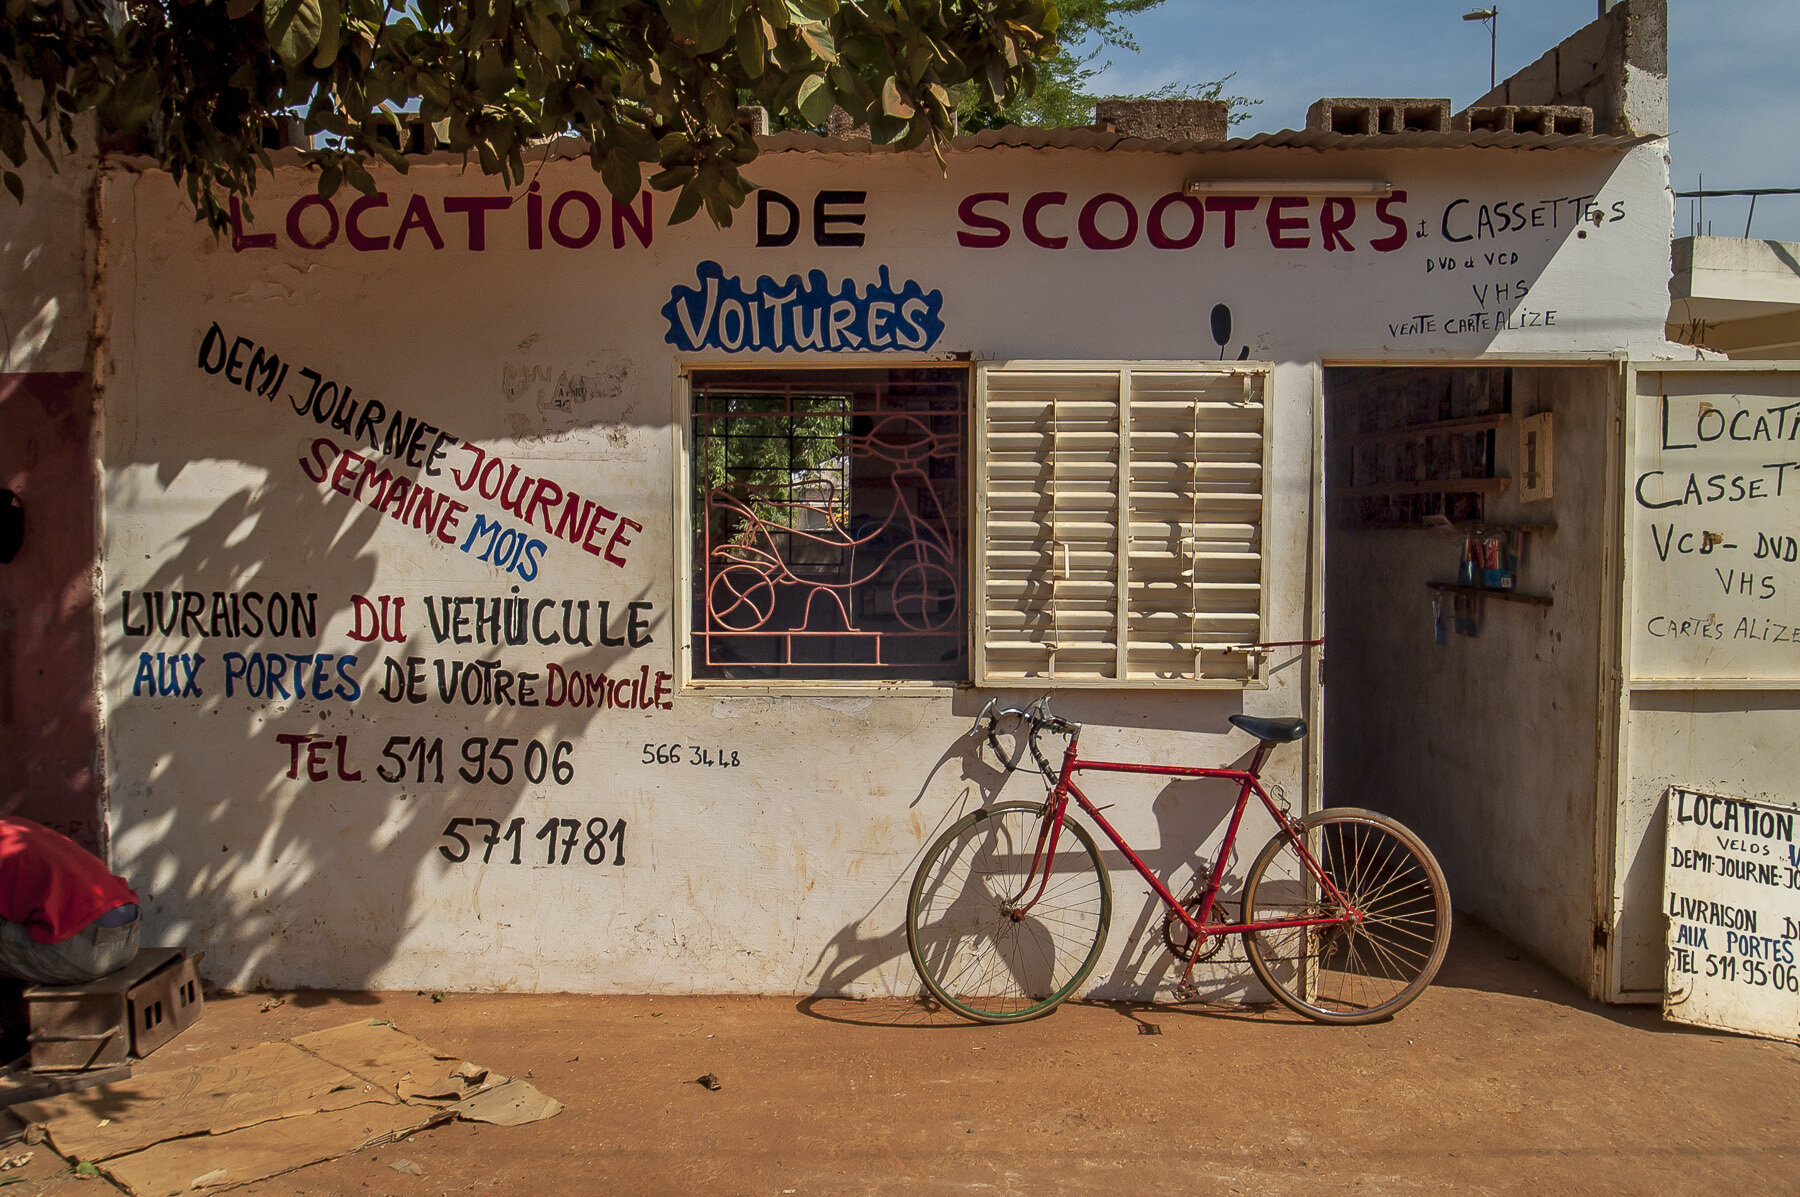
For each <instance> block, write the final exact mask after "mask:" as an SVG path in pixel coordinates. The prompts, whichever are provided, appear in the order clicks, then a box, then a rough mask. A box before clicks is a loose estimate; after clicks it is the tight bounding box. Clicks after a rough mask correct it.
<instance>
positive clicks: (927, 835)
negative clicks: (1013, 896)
mask: <svg viewBox="0 0 1800 1197" xmlns="http://www.w3.org/2000/svg"><path fill="white" fill-rule="evenodd" d="M985 744H986V742H985V741H982V740H977V739H973V738H971V737H968V736H960V737H958V738H957V739H956V740H954V741H952V742H951V743H950V744H949V745H948V746H947V747H945V749H944V751H943V752H942V753H941V754H940V755H939V757H938V759H937V760H936V761H934V762H933V763H932V765H931V768H930V769H929V770H927V771H926V774H925V777H924V779H923V780H922V781H921V782H920V783H919V790H918V793H917V794H915V795H914V796H913V798H912V800H911V801H910V802H909V803H908V804H907V805H908V807H909V808H911V809H914V810H917V809H918V808H919V807H921V806H922V805H924V804H925V803H926V802H927V801H928V800H931V801H937V800H938V798H939V797H941V795H938V794H937V790H938V787H939V786H940V784H942V783H941V780H940V775H941V774H942V773H943V772H944V770H945V769H946V768H947V767H949V766H950V765H952V764H959V765H960V766H961V771H960V774H959V775H958V776H957V777H956V778H955V779H954V780H953V783H952V784H953V786H954V793H953V795H952V796H951V798H950V799H949V800H948V801H943V802H942V803H941V806H942V809H941V810H940V811H939V812H938V814H937V816H936V819H935V820H934V821H933V822H932V823H931V824H929V825H926V824H924V823H923V822H922V821H918V820H915V821H914V824H913V827H914V831H915V833H916V834H917V835H918V843H917V844H915V845H914V846H913V847H912V848H911V849H910V850H909V851H908V852H907V854H906V856H905V857H904V859H902V858H901V857H900V854H899V853H894V854H892V855H891V856H890V857H888V858H886V859H884V861H883V867H884V868H886V869H888V870H889V874H890V875H891V877H892V881H891V882H890V883H889V884H888V886H887V888H886V889H884V890H883V891H882V893H881V896H880V897H879V898H878V899H877V900H876V901H875V903H874V905H873V906H871V907H870V910H869V913H868V914H867V915H865V916H864V917H862V918H860V919H858V920H856V921H855V922H853V923H851V924H849V925H848V926H846V927H845V928H844V929H843V930H842V931H839V932H838V933H837V934H836V935H834V936H832V937H831V939H830V940H828V941H827V942H826V944H825V946H824V947H823V948H821V949H820V950H819V954H818V956H817V957H816V958H815V959H814V961H813V966H812V968H811V969H809V970H808V973H807V975H808V976H811V977H816V978H817V980H816V981H815V983H814V988H813V992H812V993H811V994H809V995H808V996H806V997H804V998H802V999H800V1001H799V1002H797V1003H796V1006H795V1008H796V1009H797V1010H799V1012H800V1013H802V1014H804V1015H806V1016H808V1017H810V1018H817V1019H820V1020H822V1021H826V1022H843V1023H852V1024H856V1025H866V1026H921V1027H931V1026H938V1027H944V1026H974V1025H977V1024H974V1023H970V1022H968V1020H966V1019H963V1018H960V1017H958V1016H956V1015H954V1014H950V1013H948V1012H945V1011H940V1010H938V1009H937V1007H936V1005H935V1004H934V1003H932V1002H930V1001H929V1000H925V1001H921V1000H919V998H920V996H921V995H922V993H923V987H922V986H921V985H920V983H919V979H918V975H917V973H916V972H915V971H914V969H913V965H912V960H911V958H910V956H909V953H908V951H907V946H906V925H905V909H906V891H907V888H908V887H909V886H910V885H911V884H912V878H913V873H914V872H915V871H916V870H917V868H918V865H919V862H920V860H921V859H922V858H923V856H924V855H925V850H926V848H927V847H928V846H930V845H931V844H932V843H933V842H934V841H935V840H936V839H937V838H938V836H939V835H940V834H942V833H943V831H944V830H945V829H946V828H948V827H949V826H951V825H952V824H953V823H955V822H956V821H957V820H958V819H960V818H962V817H963V816H964V815H966V814H967V813H969V812H970V811H972V810H975V809H976V808H978V807H982V806H989V805H992V804H993V803H994V802H996V801H999V800H1001V797H1002V791H1003V790H1005V788H1006V785H1007V783H1008V781H1010V780H1012V779H1013V778H1014V776H1015V774H1014V773H1013V771H1011V770H1009V769H1007V768H1004V767H1003V766H1001V765H997V764H995V763H994V762H993V760H992V759H991V758H992V754H991V753H990V752H987V751H984V749H985ZM1021 751H1023V750H1022V749H1021ZM1018 777H1019V780H1018V783H1017V784H1020V785H1025V786H1028V787H1030V788H1031V789H1032V791H1033V792H1032V793H1031V794H1029V795H1028V794H1026V793H1023V792H1015V793H1012V794H1011V795H1010V797H1012V798H1026V797H1031V798H1033V799H1038V798H1041V797H1042V794H1041V790H1040V789H1039V788H1038V786H1037V783H1038V781H1039V780H1040V779H1039V778H1038V776H1037V774H1036V773H1035V772H1033V771H1032V770H1031V769H1030V768H1029V767H1027V768H1026V769H1024V770H1022V771H1020V773H1019V775H1018ZM1015 789H1016V786H1015ZM896 908H897V909H898V911H899V917H898V918H897V919H895V920H894V921H893V925H892V926H891V927H889V928H887V929H885V930H868V928H871V927H879V926H880V925H881V924H880V923H879V922H878V921H877V919H878V916H880V915H881V914H882V912H884V911H891V910H895V909H896ZM871 977H876V978H882V979H884V980H885V981H886V983H887V988H888V991H889V992H888V994H887V995H884V996H887V997H889V998H890V999H891V1000H887V1001H880V1000H877V1001H870V1000H869V999H868V998H866V997H864V996H860V995H855V994H852V993H850V992H849V990H850V989H851V987H852V986H853V985H854V984H855V983H857V982H859V981H864V982H866V981H867V980H868V979H869V978H871Z"/></svg>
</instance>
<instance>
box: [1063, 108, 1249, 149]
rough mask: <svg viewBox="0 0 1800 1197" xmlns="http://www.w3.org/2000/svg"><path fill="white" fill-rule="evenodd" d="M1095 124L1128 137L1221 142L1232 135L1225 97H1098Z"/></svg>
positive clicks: (1229, 110)
mask: <svg viewBox="0 0 1800 1197" xmlns="http://www.w3.org/2000/svg"><path fill="white" fill-rule="evenodd" d="M1094 123H1095V124H1097V125H1100V126H1101V127H1103V128H1111V129H1112V130H1114V131H1115V132H1118V133H1123V134H1125V135H1126V136H1127V137H1147V138H1157V139H1161V140H1165V141H1220V140H1223V139H1224V138H1226V137H1229V136H1231V133H1230V129H1231V105H1230V104H1228V103H1226V102H1225V101H1224V100H1117V99H1115V100H1101V101H1099V102H1098V103H1096V104H1095V105H1094Z"/></svg>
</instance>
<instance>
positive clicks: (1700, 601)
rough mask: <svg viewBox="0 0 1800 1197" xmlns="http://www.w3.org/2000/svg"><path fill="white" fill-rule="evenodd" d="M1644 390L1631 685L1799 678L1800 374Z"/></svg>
mask: <svg viewBox="0 0 1800 1197" xmlns="http://www.w3.org/2000/svg"><path fill="white" fill-rule="evenodd" d="M1758 365H1759V366H1760V365H1762V363H1758ZM1637 379H1638V382H1637V394H1636V395H1635V396H1634V405H1635V408H1636V413H1637V419H1636V428H1637V444H1636V451H1635V460H1634V473H1633V477H1632V480H1631V492H1630V504H1631V519H1632V533H1631V544H1630V552H1631V555H1632V557H1633V559H1634V560H1635V561H1636V563H1637V564H1636V569H1635V570H1634V577H1633V594H1632V604H1633V608H1634V612H1635V614H1634V617H1633V620H1632V622H1633V628H1632V647H1631V662H1632V674H1633V677H1634V679H1636V680H1639V681H1648V682H1657V681H1665V682H1669V681H1693V680H1706V681H1714V680H1732V679H1756V680H1758V681H1781V682H1792V681H1794V680H1795V679H1797V678H1800V616H1797V615H1796V612H1797V611H1800V606H1797V605H1796V600H1797V599H1800V539H1796V537H1795V535H1794V527H1795V523H1796V515H1797V514H1800V373H1794V372H1791V371H1779V370H1772V369H1758V370H1756V371H1754V372H1750V371H1717V370H1682V369H1674V368H1669V369H1662V370H1656V371H1648V370H1646V371H1643V372H1640V373H1639V374H1638V375H1637Z"/></svg>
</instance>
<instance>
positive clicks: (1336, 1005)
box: [1244, 811, 1450, 1022]
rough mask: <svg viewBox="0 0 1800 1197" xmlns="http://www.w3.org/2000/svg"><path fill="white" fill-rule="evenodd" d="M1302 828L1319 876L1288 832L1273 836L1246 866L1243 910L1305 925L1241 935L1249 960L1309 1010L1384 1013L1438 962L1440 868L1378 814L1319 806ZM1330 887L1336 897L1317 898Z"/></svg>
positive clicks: (1443, 901) (1290, 1000) (1359, 1016)
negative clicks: (1248, 869)
mask: <svg viewBox="0 0 1800 1197" xmlns="http://www.w3.org/2000/svg"><path fill="white" fill-rule="evenodd" d="M1302 834H1303V836H1304V838H1305V842H1306V844H1307V847H1308V849H1309V851H1310V853H1311V855H1312V856H1313V859H1314V860H1315V861H1316V862H1317V865H1318V869H1319V874H1318V875H1317V876H1315V875H1314V874H1313V872H1312V870H1311V869H1309V868H1308V867H1307V865H1306V862H1305V861H1304V860H1303V859H1302V857H1301V854H1300V852H1299V850H1298V848H1297V847H1296V845H1295V842H1294V841H1293V840H1292V839H1289V838H1287V837H1285V836H1283V837H1278V838H1277V839H1276V840H1275V841H1273V842H1272V843H1271V844H1270V845H1269V847H1268V848H1265V849H1264V850H1263V853H1262V855H1261V856H1260V857H1258V859H1257V861H1256V863H1255V864H1254V865H1253V866H1252V867H1251V872H1250V876H1249V878H1248V880H1247V881H1246V884H1245V895H1246V902H1245V912H1244V917H1245V921H1247V922H1277V923H1290V924H1292V923H1300V922H1303V921H1308V920H1312V921H1313V922H1312V924H1311V925H1301V926H1293V925H1290V926H1285V927H1276V928H1269V929H1260V930H1253V931H1250V932H1248V933H1247V934H1246V936H1245V944H1246V947H1247V948H1248V950H1249V954H1250V959H1251V964H1252V966H1253V967H1254V968H1255V970H1256V972H1257V975H1258V977H1259V979H1261V980H1262V981H1263V983H1264V985H1266V986H1267V987H1268V989H1269V991H1270V993H1271V994H1272V995H1273V996H1275V997H1276V998H1277V999H1278V1000H1280V1001H1281V1002H1283V1003H1284V1004H1285V1005H1288V1006H1289V1007H1291V1008H1293V1009H1295V1010H1298V1011H1300V1012H1301V1013H1303V1014H1306V1015H1308V1016H1310V1017H1314V1018H1319V1019H1321V1020H1323V1021H1328V1022H1367V1021H1372V1020H1374V1019H1377V1018H1385V1017H1387V1016H1388V1015H1390V1014H1392V1013H1393V1012H1394V1011H1396V1010H1398V1009H1399V1008H1400V1007H1401V1006H1404V1005H1405V1004H1406V1003H1407V1002H1409V1001H1411V1000H1412V999H1413V998H1414V997H1415V996H1417V994H1418V993H1419V991H1420V990H1422V989H1423V988H1424V987H1425V985H1426V984H1427V983H1429V981H1430V980H1431V977H1432V975H1433V974H1435V973H1436V972H1437V968H1438V965H1439V964H1440V963H1441V962H1442V960H1443V954H1444V949H1445V947H1446V945H1447V944H1448V942H1449V935H1450V927H1449V895H1448V893H1447V891H1446V888H1445V886H1444V881H1443V875H1442V873H1440V872H1439V871H1438V868H1437V863H1436V862H1435V861H1434V860H1432V859H1431V854H1430V853H1429V852H1428V851H1426V850H1425V848H1424V845H1422V844H1420V843H1419V842H1418V840H1417V839H1416V837H1414V836H1413V835H1412V834H1411V833H1410V832H1408V831H1406V830H1405V828H1402V827H1400V826H1399V825H1398V824H1396V823H1394V822H1392V821H1391V820H1388V819H1384V818H1382V817H1381V816H1378V815H1372V814H1368V813H1367V812H1337V811H1328V812H1326V813H1325V814H1324V815H1322V816H1315V817H1314V818H1313V819H1311V820H1309V821H1308V825H1307V826H1306V828H1305V829H1304V831H1303V832H1302ZM1332 890H1335V891H1336V892H1337V894H1338V895H1341V897H1342V901H1341V902H1340V901H1337V900H1335V899H1334V898H1332V897H1327V896H1326V895H1327V893H1328V892H1330V891H1332Z"/></svg>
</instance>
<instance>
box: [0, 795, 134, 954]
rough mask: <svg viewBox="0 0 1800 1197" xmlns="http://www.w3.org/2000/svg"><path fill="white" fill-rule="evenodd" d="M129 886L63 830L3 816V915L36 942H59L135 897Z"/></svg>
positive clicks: (0, 842)
mask: <svg viewBox="0 0 1800 1197" xmlns="http://www.w3.org/2000/svg"><path fill="white" fill-rule="evenodd" d="M136 901H137V894H135V893H133V892H132V889H131V887H130V886H129V885H126V884H125V882H123V881H121V880H120V879H119V878H117V877H114V876H113V875H112V874H111V873H109V872H107V869H106V866H105V865H103V864H101V863H100V861H99V860H98V859H96V858H95V857H94V855H93V854H92V853H91V852H89V851H88V850H87V849H86V848H83V847H82V846H81V845H80V844H77V843H76V842H75V841H74V840H72V839H70V838H69V837H68V836H66V835H63V834H62V833H61V832H59V831H52V830H50V829H49V828H48V827H45V826H43V825H42V824H39V823H33V822H32V821H31V820H29V819H14V818H10V817H8V816H4V815H0V918H3V919H5V920H6V921H7V922H9V923H22V924H24V926H25V933H26V934H27V935H28V936H30V937H31V939H32V941H33V942H35V943H61V942H62V941H63V940H65V939H68V938H69V937H70V936H72V935H74V934H75V933H76V932H77V931H80V930H81V929H82V928H84V927H86V926H87V925H88V924H89V923H91V922H93V921H94V920H95V919H97V918H99V917H100V916H101V915H103V914H105V913H106V912H107V911H109V910H113V909H116V908H118V907H120V906H123V905H125V904H126V903H127V902H136Z"/></svg>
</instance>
